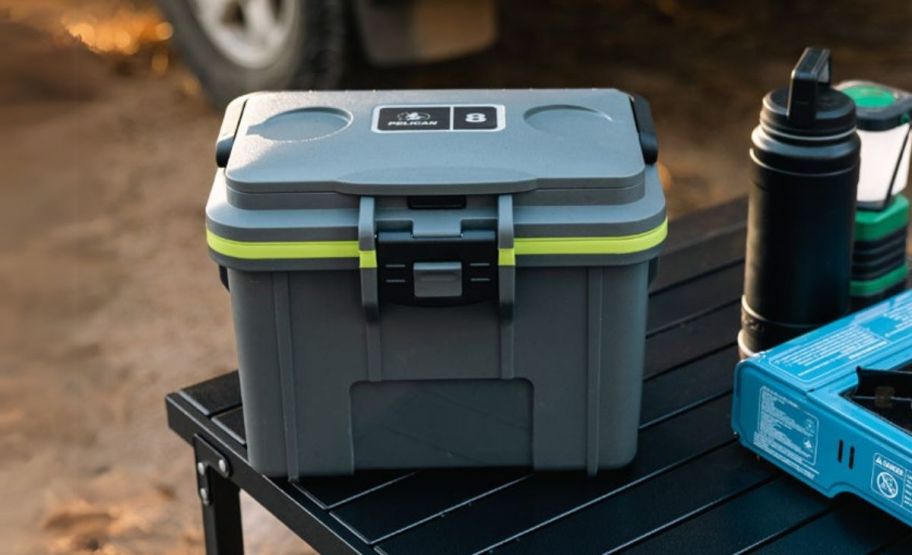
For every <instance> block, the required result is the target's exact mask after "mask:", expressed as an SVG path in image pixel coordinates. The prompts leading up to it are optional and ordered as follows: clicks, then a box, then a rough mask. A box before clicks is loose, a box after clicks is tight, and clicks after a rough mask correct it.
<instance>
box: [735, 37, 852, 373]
mask: <svg viewBox="0 0 912 555" xmlns="http://www.w3.org/2000/svg"><path fill="white" fill-rule="evenodd" d="M751 143H752V146H751V150H750V155H751V161H752V166H753V173H754V179H753V181H754V182H753V186H752V187H751V191H750V205H749V206H750V208H749V212H748V229H747V260H746V263H745V277H744V297H743V298H742V302H741V308H742V311H741V333H740V334H739V336H738V346H739V348H740V350H741V354H742V355H743V356H749V355H751V354H753V353H756V352H758V351H762V350H766V349H769V348H770V347H773V346H775V345H777V344H779V343H781V342H783V341H786V340H788V339H791V338H793V337H796V336H798V335H801V334H803V333H805V332H807V331H810V330H812V329H814V328H816V327H818V326H820V325H822V324H825V323H827V322H830V321H832V320H834V319H836V318H838V317H840V316H843V315H844V314H846V313H847V312H848V310H849V280H850V276H851V265H852V241H853V230H854V221H855V192H856V188H857V186H858V171H859V167H860V152H861V141H860V140H859V138H858V135H857V133H856V132H855V104H854V103H853V102H852V100H851V99H850V98H849V97H848V96H847V95H845V94H843V93H842V92H840V91H837V90H836V89H833V88H832V87H831V86H830V52H829V51H828V50H824V49H816V48H808V49H806V50H805V51H804V53H803V54H802V56H801V59H800V60H799V61H798V65H796V66H795V68H794V69H793V70H792V77H791V83H790V85H789V86H788V87H783V88H780V89H776V90H774V91H772V92H770V93H768V94H767V95H766V97H765V98H764V99H763V109H762V110H761V112H760V125H758V126H757V128H756V129H754V132H753V133H752V135H751Z"/></svg>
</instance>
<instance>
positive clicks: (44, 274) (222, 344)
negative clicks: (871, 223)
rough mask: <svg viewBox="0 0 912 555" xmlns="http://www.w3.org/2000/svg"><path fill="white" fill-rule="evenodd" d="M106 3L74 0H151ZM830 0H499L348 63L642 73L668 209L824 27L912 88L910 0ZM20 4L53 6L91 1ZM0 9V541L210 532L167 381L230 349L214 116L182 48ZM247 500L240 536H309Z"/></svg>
mask: <svg viewBox="0 0 912 555" xmlns="http://www.w3.org/2000/svg"><path fill="white" fill-rule="evenodd" d="M99 2H100V3H99ZM99 2H91V1H87V2H83V3H82V4H83V5H84V6H85V9H87V10H91V9H96V10H97V9H98V6H99V5H104V6H110V5H126V6H127V7H129V8H130V9H134V8H135V7H136V6H139V7H144V6H145V3H143V2H129V3H124V2H117V0H99ZM4 3H6V4H9V2H8V1H7V2H0V10H2V7H3V6H4ZM821 5H825V6H827V8H826V10H822V11H821V10H817V9H814V8H813V5H812V4H811V3H810V2H789V3H786V2H769V3H765V4H764V7H763V8H762V9H756V8H755V9H754V11H749V10H746V9H744V8H743V7H742V4H740V3H731V7H728V8H713V7H712V4H711V3H709V2H687V3H683V2H681V3H679V2H675V1H673V0H663V1H659V2H650V3H639V2H633V1H632V0H631V1H630V2H619V1H614V2H604V1H603V2H597V1H594V0H589V1H582V0H579V1H574V2H557V1H556V0H554V1H551V2H536V3H534V5H533V4H531V3H524V2H519V0H509V1H504V2H503V10H502V13H503V22H502V23H503V25H502V26H503V36H502V40H501V41H500V43H499V44H498V45H497V46H496V47H495V48H493V49H492V50H491V51H489V52H486V53H484V54H481V55H478V56H473V57H471V58H467V59H464V60H459V61H455V62H449V63H442V64H435V65H432V66H427V67H422V68H412V69H400V70H392V71H385V72H381V71H378V70H375V69H371V68H366V67H363V65H357V64H356V65H355V67H354V69H353V71H352V72H351V73H350V76H349V83H348V85H349V86H351V87H365V88H366V87H371V88H373V87H376V88H385V87H459V86H492V87H501V86H604V85H612V86H618V87H622V88H626V89H628V90H635V91H638V92H641V93H643V94H645V95H646V96H647V97H649V98H650V99H651V101H652V103H653V110H654V113H655V116H656V120H657V124H658V127H659V132H660V139H661V142H662V157H661V160H662V162H663V164H664V165H665V166H666V171H665V174H666V176H667V177H668V181H669V183H668V184H667V185H668V197H669V205H670V209H671V212H672V214H680V213H683V212H686V211H689V210H692V209H695V208H697V207H700V206H706V205H709V204H713V203H716V202H720V201H723V200H725V199H728V198H732V197H735V196H738V195H741V194H743V193H744V192H745V191H746V188H747V179H748V178H747V173H746V170H747V166H746V159H747V157H746V149H747V141H748V135H749V132H750V129H751V128H752V126H753V125H754V122H755V118H756V111H757V109H758V108H759V100H760V96H761V95H762V93H763V92H764V91H765V90H767V89H769V88H771V87H772V86H774V85H777V84H779V83H780V82H782V81H783V80H784V78H785V77H786V76H787V75H788V71H789V69H790V66H791V64H792V63H793V62H794V59H795V58H796V57H797V55H798V54H799V53H800V50H801V47H802V46H803V45H804V43H806V42H808V43H819V44H826V45H830V46H833V48H834V56H835V68H836V74H837V78H849V77H867V78H872V79H878V80H882V81H887V82H890V83H893V84H895V85H898V86H903V87H906V88H912V37H910V33H909V32H908V29H909V28H910V22H912V7H910V5H909V3H908V2H907V1H905V0H904V1H893V2H883V3H882V6H881V7H880V8H879V9H878V10H876V11H875V10H872V9H871V8H870V7H869V6H868V4H864V5H862V4H861V3H852V2H847V1H843V2H839V1H837V2H827V3H821ZM29 6H30V7H34V6H39V7H40V8H41V9H42V10H44V11H43V12H42V13H43V15H42V17H44V18H47V17H51V18H53V17H54V16H55V14H58V13H62V11H63V10H64V9H66V10H72V9H74V8H73V6H77V7H80V3H78V2H72V1H71V2H64V1H63V0H40V1H37V0H36V2H34V3H32V4H29ZM682 6H683V7H682ZM15 9H16V8H15V7H14V8H13V11H12V13H13V15H14V16H15V15H16V13H17V12H16V11H15ZM818 12H820V13H818ZM2 13H3V12H2V11H0V121H2V122H3V124H4V131H3V132H2V133H0V168H2V174H0V175H2V176H3V179H2V180H0V188H2V193H3V198H4V200H3V202H0V226H3V227H2V231H3V232H2V233H0V368H2V370H0V495H2V498H3V499H4V502H3V503H0V541H2V544H3V545H4V549H3V550H4V551H5V552H9V553H48V552H50V553H78V552H92V551H98V552H103V553H199V552H200V551H201V531H200V529H199V523H198V518H199V513H198V505H197V501H196V499H195V486H194V476H193V472H192V466H191V453H190V450H189V449H188V448H187V447H186V446H185V445H183V444H182V443H181V442H180V441H179V440H178V439H177V438H176V437H175V436H173V435H172V434H171V433H170V432H169V431H168V430H167V426H166V423H165V419H164V410H163V403H162V398H163V396H164V395H165V394H166V393H167V392H169V391H171V390H174V389H176V388H178V387H180V386H182V385H186V384H189V383H193V382H196V381H199V380H202V379H204V378H207V377H210V376H213V375H216V374H219V373H221V372H225V371H227V370H229V369H231V368H232V366H233V364H234V359H235V355H234V347H233V343H232V335H231V329H230V320H229V312H228V305H227V297H226V295H225V293H224V291H223V290H222V287H221V285H220V284H219V282H218V279H217V277H216V272H215V268H214V265H213V264H212V263H211V262H210V261H209V259H208V257H207V254H206V248H205V243H204V237H203V233H202V232H203V204H204V202H205V198H206V195H207V192H208V189H209V184H210V179H211V174H212V171H213V163H212V142H213V139H214V137H215V134H216V131H217V128H218V122H219V118H218V116H217V115H215V114H213V113H212V111H211V110H210V109H209V108H208V106H207V105H206V103H205V101H204V100H203V99H202V98H201V97H200V95H199V94H198V92H197V91H196V90H195V88H194V86H193V81H192V80H191V79H190V78H189V77H188V76H187V75H186V74H185V73H184V72H183V71H182V70H181V69H180V68H177V69H171V70H169V71H167V72H166V73H164V74H163V75H157V74H155V73H153V72H151V71H148V70H146V69H143V65H142V59H141V58H140V62H136V61H135V60H134V61H129V60H128V61H126V62H125V61H124V60H116V61H114V60H111V59H110V58H108V57H101V56H98V55H95V54H92V53H90V52H89V51H87V50H86V49H85V48H83V47H82V46H81V45H80V44H78V43H76V42H75V41H73V40H65V39H61V38H60V37H59V36H56V35H54V34H48V33H46V32H45V31H42V30H38V28H43V27H42V25H37V26H36V24H35V23H34V21H32V20H31V19H28V21H27V22H26V23H28V24H24V23H21V22H19V20H17V19H16V17H13V18H12V19H13V21H10V20H7V21H3V15H2ZM36 27H37V28H36ZM245 510H246V511H247V512H246V522H245V527H246V528H245V532H246V534H247V539H248V542H249V549H250V552H252V553H299V552H301V551H302V550H303V549H304V548H302V547H301V544H300V543H298V542H296V541H295V540H294V539H293V538H291V537H290V536H289V535H288V533H287V532H286V531H284V529H283V528H282V527H281V525H279V524H277V523H276V522H275V521H273V520H272V518H271V517H270V516H268V515H266V514H265V513H263V512H262V511H259V510H257V508H256V507H255V506H253V504H252V503H250V502H247V503H246V504H245Z"/></svg>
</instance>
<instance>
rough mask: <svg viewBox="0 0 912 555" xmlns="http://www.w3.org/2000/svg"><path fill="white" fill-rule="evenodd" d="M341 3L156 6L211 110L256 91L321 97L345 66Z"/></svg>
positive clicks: (174, 2)
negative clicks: (304, 92)
mask: <svg viewBox="0 0 912 555" xmlns="http://www.w3.org/2000/svg"><path fill="white" fill-rule="evenodd" d="M344 2H345V0H158V4H159V6H160V7H161V9H162V12H164V14H165V16H166V17H167V18H168V19H169V20H170V22H171V24H172V26H173V27H174V43H175V45H176V47H177V50H178V52H179V53H180V54H181V56H182V57H183V60H184V62H185V63H186V64H187V65H188V66H189V67H190V69H191V71H193V73H194V74H195V75H196V76H197V78H198V79H199V81H200V83H201V84H202V86H203V88H204V89H205V91H206V93H207V95H208V96H209V98H210V99H211V100H212V102H213V103H214V104H216V105H217V106H219V107H224V106H225V105H227V104H228V102H230V101H231V99H233V98H235V97H237V96H239V95H241V94H244V93H248V92H252V91H256V90H280V89H326V88H332V87H334V86H336V85H337V83H338V81H339V79H340V77H341V75H342V69H343V65H344V61H345V52H344V47H345V40H346V36H345V35H346V17H345V13H344Z"/></svg>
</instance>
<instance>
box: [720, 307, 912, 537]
mask: <svg viewBox="0 0 912 555" xmlns="http://www.w3.org/2000/svg"><path fill="white" fill-rule="evenodd" d="M910 321H912V292H906V293H903V294H901V295H898V296H896V297H894V298H892V299H890V300H888V301H885V302H883V303H880V304H878V305H875V306H873V307H871V308H868V309H867V310H864V311H862V312H859V313H857V314H855V315H852V316H849V317H847V318H844V319H841V320H839V321H837V322H834V323H832V324H829V325H827V326H825V327H823V328H820V329H819V330H816V331H814V332H811V333H809V334H807V335H804V336H801V337H799V338H796V339H794V340H792V341H789V342H787V343H784V344H782V345H780V346H778V347H776V348H774V349H771V350H769V351H765V352H763V353H760V354H758V355H757V356H755V357H753V358H751V359H748V360H746V361H744V362H742V363H741V364H739V365H738V367H737V370H736V371H735V397H734V406H733V408H732V425H733V427H734V429H735V432H736V433H737V434H738V435H739V437H740V440H741V443H742V444H744V445H745V446H747V447H749V448H750V449H752V450H753V451H755V452H757V453H758V454H759V455H761V456H763V457H764V458H766V459H767V460H769V461H770V462H772V463H774V464H775V465H776V466H778V467H780V468H782V469H783V470H785V471H786V472H788V473H790V474H792V475H793V476H795V477H796V478H798V479H800V480H801V481H803V482H805V483H806V484H808V485H810V486H811V487H813V488H814V489H816V490H818V491H820V492H821V493H823V494H824V495H826V496H828V497H834V496H836V495H838V494H840V493H846V492H847V493H851V494H853V495H856V496H858V497H861V498H862V499H864V500H866V501H868V502H869V503H871V504H873V505H875V506H876V507H878V508H880V509H881V510H883V511H886V512H888V513H890V514H891V515H893V516H894V517H896V518H898V519H899V520H900V521H902V522H905V523H906V524H907V525H910V526H912V435H910V433H909V431H907V430H904V429H903V428H901V427H900V426H899V425H897V424H895V423H893V422H890V421H888V420H886V419H885V418H882V417H881V416H880V415H878V414H875V413H874V412H873V411H871V410H868V409H866V408H863V407H862V406H860V405H858V404H856V403H855V402H853V401H851V400H850V399H849V398H848V396H849V395H850V394H851V393H852V391H853V390H854V389H855V388H856V387H857V386H858V378H857V376H856V369H857V368H859V367H864V368H869V369H883V370H886V369H891V368H894V367H896V366H897V365H899V364H900V363H902V362H904V361H909V360H910V359H912V328H910V327H909V325H908V324H909V322H910ZM899 410H903V409H899ZM904 410H905V411H906V413H907V414H909V415H912V405H910V404H909V401H908V400H906V401H905V409H904Z"/></svg>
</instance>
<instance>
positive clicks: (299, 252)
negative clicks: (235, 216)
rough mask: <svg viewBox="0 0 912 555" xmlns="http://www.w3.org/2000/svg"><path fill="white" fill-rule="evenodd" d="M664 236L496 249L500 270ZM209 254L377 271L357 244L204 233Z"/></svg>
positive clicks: (621, 250)
mask: <svg viewBox="0 0 912 555" xmlns="http://www.w3.org/2000/svg"><path fill="white" fill-rule="evenodd" d="M667 236H668V220H667V219H666V220H664V221H663V222H662V223H661V224H659V225H658V226H657V227H655V228H653V229H650V230H649V231H646V232H643V233H637V234H634V235H620V236H617V237H524V238H522V237H517V238H516V239H515V247H514V248H512V249H509V248H507V249H498V253H497V260H498V264H499V265H501V266H514V265H516V257H517V256H526V255H575V254H582V255H586V254H631V253H636V252H641V251H645V250H649V249H651V248H653V247H656V246H658V245H660V244H661V243H662V241H664V240H665V238H666V237H667ZM206 242H207V243H208V244H209V248H211V249H212V250H213V251H215V252H217V253H219V254H221V255H224V256H228V257H231V258H240V259H243V260H289V259H306V258H357V259H358V261H359V263H360V266H361V267H362V268H376V267H377V251H374V250H370V251H362V250H359V248H358V242H357V241H236V240H234V239H226V238H224V237H221V236H219V235H216V234H215V233H214V232H212V231H211V230H209V229H207V230H206Z"/></svg>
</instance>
